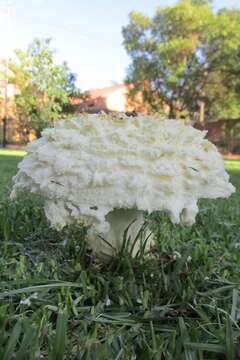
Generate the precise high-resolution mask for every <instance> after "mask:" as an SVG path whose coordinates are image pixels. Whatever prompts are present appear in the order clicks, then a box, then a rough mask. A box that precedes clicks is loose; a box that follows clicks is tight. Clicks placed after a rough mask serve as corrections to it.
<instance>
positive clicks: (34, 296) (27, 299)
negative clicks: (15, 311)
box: [20, 292, 38, 306]
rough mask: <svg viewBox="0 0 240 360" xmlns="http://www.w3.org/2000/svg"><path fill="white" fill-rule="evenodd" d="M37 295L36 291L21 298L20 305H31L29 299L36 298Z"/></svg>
mask: <svg viewBox="0 0 240 360" xmlns="http://www.w3.org/2000/svg"><path fill="white" fill-rule="evenodd" d="M37 297H38V293H37V292H35V293H33V294H32V295H30V296H29V297H28V298H26V299H22V300H21V301H20V305H26V306H31V299H37Z"/></svg>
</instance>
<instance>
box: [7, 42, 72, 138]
mask: <svg viewBox="0 0 240 360" xmlns="http://www.w3.org/2000/svg"><path fill="white" fill-rule="evenodd" d="M50 45H51V41H50V39H46V40H39V39H35V40H34V41H33V42H32V44H30V45H29V47H28V49H27V51H26V52H25V51H23V50H16V56H17V61H16V62H12V63H11V65H10V66H11V69H12V70H13V73H14V76H13V79H12V81H13V82H14V83H15V85H16V88H17V89H18V91H19V94H18V95H17V96H16V111H17V117H18V120H19V128H20V131H21V133H22V134H23V135H24V136H25V138H26V140H27V139H28V136H29V133H30V130H31V129H34V130H35V132H36V135H37V136H40V133H41V131H42V129H43V128H44V127H46V126H51V125H52V124H53V122H54V121H55V120H57V119H58V118H59V116H60V114H61V113H62V111H63V109H64V106H65V105H66V104H67V103H68V96H69V95H73V94H78V90H77V88H76V86H75V81H76V76H75V74H73V73H72V72H71V71H70V69H69V68H68V66H67V64H66V63H63V64H61V65H56V64H55V63H54V52H53V50H52V49H51V47H50Z"/></svg>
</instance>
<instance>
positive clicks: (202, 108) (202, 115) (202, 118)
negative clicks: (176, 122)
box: [199, 101, 205, 129]
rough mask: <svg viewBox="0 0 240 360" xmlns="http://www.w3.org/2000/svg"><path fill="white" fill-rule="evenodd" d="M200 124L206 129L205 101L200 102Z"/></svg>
mask: <svg viewBox="0 0 240 360" xmlns="http://www.w3.org/2000/svg"><path fill="white" fill-rule="evenodd" d="M199 124H200V126H201V127H202V128H203V129H204V128H205V102H204V101H201V102H200V109H199Z"/></svg>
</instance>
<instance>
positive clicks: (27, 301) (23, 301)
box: [20, 298, 31, 306]
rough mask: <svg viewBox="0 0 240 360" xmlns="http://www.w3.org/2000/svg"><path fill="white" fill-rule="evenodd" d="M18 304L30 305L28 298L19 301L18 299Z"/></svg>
mask: <svg viewBox="0 0 240 360" xmlns="http://www.w3.org/2000/svg"><path fill="white" fill-rule="evenodd" d="M20 305H26V306H31V301H30V298H27V299H23V300H21V301H20Z"/></svg>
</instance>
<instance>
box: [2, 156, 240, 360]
mask: <svg viewBox="0 0 240 360" xmlns="http://www.w3.org/2000/svg"><path fill="white" fill-rule="evenodd" d="M17 160H18V161H19V160H20V158H19V157H17V153H14V156H13V157H12V156H11V154H10V153H9V152H6V151H5V152H3V155H2V156H1V157H0V166H1V169H6V171H7V172H6V173H5V180H4V181H5V186H1V190H2V191H1V194H0V272H1V281H0V289H1V290H0V358H1V359H13V358H16V359H24V360H28V359H40V358H41V359H100V360H105V359H109V360H111V359H129V360H132V359H140V360H141V359H143V360H146V359H147V360H148V359H172V360H173V359H174V360H175V359H215V360H220V359H237V358H238V354H239V336H240V328H239V315H240V283H239V277H240V249H239V226H240V216H239V215H240V208H239V200H240V197H239V194H240V193H239V189H240V182H239V175H240V163H239V162H237V161H232V162H230V161H229V162H227V163H226V166H227V168H228V169H229V170H230V174H231V178H232V181H233V183H234V184H235V185H237V187H238V192H237V193H236V194H235V195H234V196H232V197H231V198H230V199H227V200H217V201H213V200H209V201H202V202H201V204H200V213H199V215H198V218H197V224H196V225H194V226H193V227H184V226H176V225H175V226H174V225H172V224H171V222H170V221H169V219H168V217H167V216H166V215H165V214H162V213H154V214H152V215H151V217H150V218H149V219H148V221H149V223H150V226H151V228H152V230H153V231H154V233H155V236H156V241H155V246H154V248H153V249H152V251H151V253H150V254H149V256H146V257H145V256H143V255H142V254H139V256H138V257H137V258H135V259H133V258H132V256H131V249H129V252H128V249H127V240H126V246H124V248H123V249H122V256H121V257H120V258H116V259H114V260H113V261H112V262H111V263H110V264H105V265H104V264H101V263H99V262H98V261H97V260H96V259H94V258H93V257H92V255H91V253H90V252H89V251H88V250H87V248H86V243H85V236H86V232H85V230H84V229H83V228H82V227H73V226H72V227H68V228H65V229H63V230H62V231H61V232H56V231H55V230H53V229H51V228H50V227H49V225H48V223H47V222H46V218H45V216H44V213H43V208H42V203H41V201H40V200H39V199H38V198H36V197H32V196H27V197H26V196H24V197H22V198H20V199H19V200H17V201H14V202H10V201H9V199H8V197H7V195H8V193H9V188H10V186H11V185H10V178H11V176H12V175H14V173H15V172H16V165H17ZM1 185H3V184H1ZM126 239H127V237H126Z"/></svg>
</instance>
